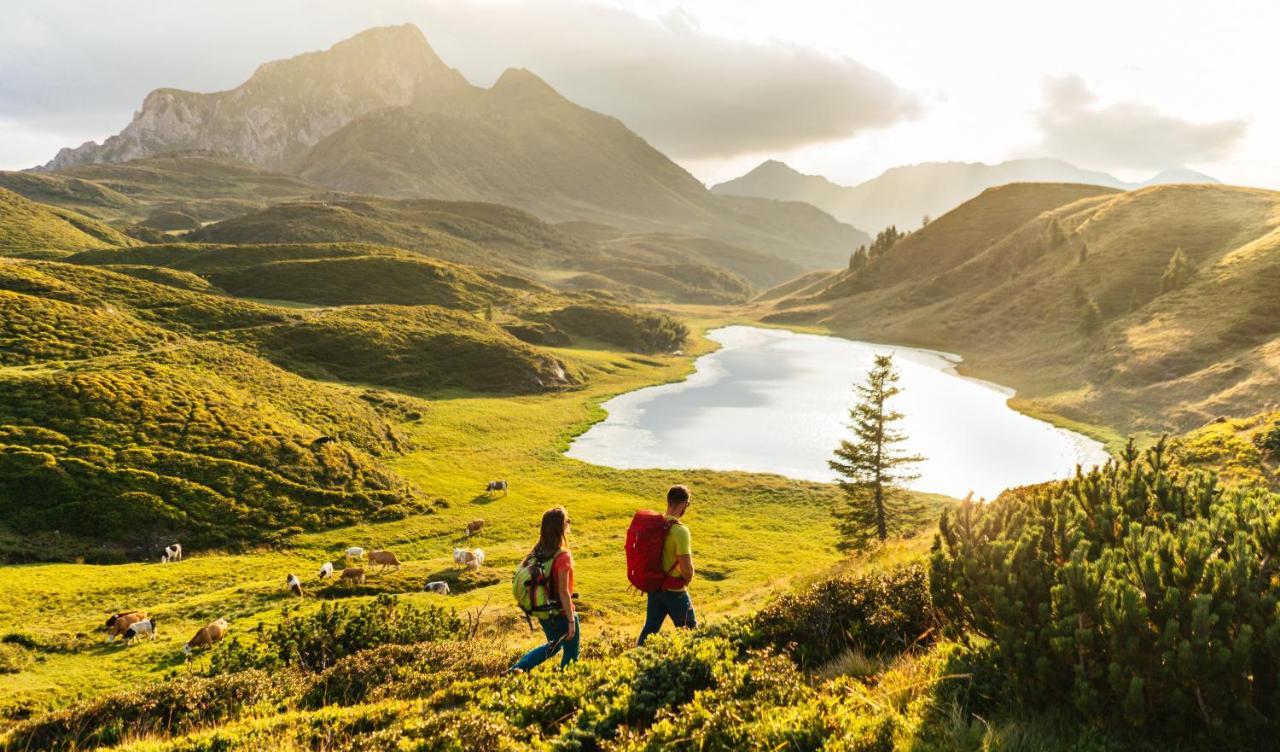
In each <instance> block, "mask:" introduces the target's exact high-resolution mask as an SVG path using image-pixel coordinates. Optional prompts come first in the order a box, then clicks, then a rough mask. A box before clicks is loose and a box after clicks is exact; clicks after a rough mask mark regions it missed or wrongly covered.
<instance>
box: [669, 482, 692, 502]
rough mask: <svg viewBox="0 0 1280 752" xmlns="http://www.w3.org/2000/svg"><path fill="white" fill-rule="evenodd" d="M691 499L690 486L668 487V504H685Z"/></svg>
mask: <svg viewBox="0 0 1280 752" xmlns="http://www.w3.org/2000/svg"><path fill="white" fill-rule="evenodd" d="M688 500H689V487H688V486H672V487H671V488H669V489H667V506H675V505H676V504H683V503H685V502H686V501H688Z"/></svg>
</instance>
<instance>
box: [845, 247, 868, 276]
mask: <svg viewBox="0 0 1280 752" xmlns="http://www.w3.org/2000/svg"><path fill="white" fill-rule="evenodd" d="M866 265H867V247H866V246H865V245H860V246H858V250H856V251H854V252H853V255H852V256H850V257H849V271H851V272H856V271H858V270H860V269H862V268H863V267H864V266H866Z"/></svg>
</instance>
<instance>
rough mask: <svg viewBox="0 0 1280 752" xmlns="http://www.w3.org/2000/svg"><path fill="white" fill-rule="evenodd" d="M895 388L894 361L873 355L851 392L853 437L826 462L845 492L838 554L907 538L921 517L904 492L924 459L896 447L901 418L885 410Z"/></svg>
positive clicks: (901, 436) (900, 439)
mask: <svg viewBox="0 0 1280 752" xmlns="http://www.w3.org/2000/svg"><path fill="white" fill-rule="evenodd" d="M897 382H898V371H897V370H896V369H895V368H894V367H893V356H892V355H877V356H876V360H875V365H874V366H873V367H872V368H871V370H870V371H869V372H868V373H867V380H866V382H865V383H863V384H859V385H857V386H856V387H854V390H855V391H856V392H857V394H858V404H856V405H854V407H853V409H851V410H850V411H849V417H850V420H851V422H850V423H849V428H850V429H851V430H852V431H853V437H852V439H851V440H850V439H845V440H843V441H841V442H840V446H839V448H837V449H836V452H835V459H833V460H831V461H829V462H828V464H829V465H830V466H831V469H832V470H835V471H836V472H837V473H838V474H839V475H840V481H839V483H840V487H841V488H842V489H843V490H844V492H845V500H844V502H843V503H842V504H840V505H839V506H838V507H837V509H836V510H835V517H836V527H837V528H838V530H839V532H840V543H839V547H840V548H841V549H842V550H851V549H858V548H864V547H866V546H867V545H868V544H869V543H871V542H873V541H880V542H883V541H885V540H888V538H889V536H890V535H891V534H898V533H901V532H905V531H907V530H909V529H911V527H912V526H913V525H914V523H915V522H917V521H918V519H919V516H920V514H921V512H922V511H923V510H922V509H921V507H920V505H919V504H918V503H917V502H915V501H914V500H913V499H912V498H911V496H910V495H909V494H908V493H907V491H906V489H905V485H906V484H907V483H910V482H911V481H913V480H915V479H916V478H918V477H919V475H918V474H917V473H915V472H914V471H913V470H912V469H911V466H912V465H915V464H916V463H919V462H922V461H923V460H924V457H922V456H920V455H913V454H906V453H905V452H903V450H902V449H901V448H899V447H898V445H899V444H901V443H902V442H903V441H905V440H906V438H907V435H906V434H905V433H904V432H903V431H902V430H901V429H899V428H896V427H895V424H896V423H897V422H898V421H900V420H901V419H902V417H903V416H902V413H900V412H897V411H896V410H893V409H892V408H891V407H890V406H889V401H890V400H891V399H892V398H893V397H894V396H895V395H897V394H898V393H899V392H901V391H902V390H901V388H899V387H898V386H897Z"/></svg>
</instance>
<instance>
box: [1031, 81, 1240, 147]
mask: <svg viewBox="0 0 1280 752" xmlns="http://www.w3.org/2000/svg"><path fill="white" fill-rule="evenodd" d="M1037 120H1038V124H1039V127H1040V132H1041V135H1042V137H1043V141H1042V142H1041V143H1040V145H1039V147H1037V150H1038V151H1039V152H1041V153H1043V154H1047V155H1051V156H1055V157H1060V158H1062V159H1066V160H1068V161H1072V162H1077V163H1079V164H1081V165H1086V166H1091V167H1100V168H1104V169H1113V168H1134V169H1137V168H1146V169H1161V168H1165V167H1172V166H1177V165H1186V164H1198V163H1205V162H1215V161H1218V160H1222V159H1225V158H1227V157H1228V156H1230V155H1231V153H1232V152H1233V150H1234V149H1235V147H1236V145H1237V144H1238V143H1239V142H1240V141H1241V139H1242V138H1243V137H1244V135H1245V131H1246V129H1247V123H1245V121H1243V120H1222V121H1218V122H1209V123H1194V122H1190V121H1187V120H1182V119H1180V118H1177V117H1173V116H1171V115H1166V114H1164V113H1162V112H1160V111H1159V110H1157V109H1155V108H1154V107H1151V106H1149V105H1146V104H1141V103H1137V102H1117V103H1115V104H1108V105H1105V106H1104V105H1099V104H1098V100H1097V97H1095V96H1094V95H1093V93H1092V92H1091V91H1089V88H1088V87H1087V86H1086V85H1085V82H1084V80H1083V79H1081V78H1080V77H1079V76H1062V77H1058V78H1050V79H1048V80H1047V81H1046V82H1045V91H1044V105H1043V107H1042V108H1041V109H1040V111H1039V113H1038V116H1037Z"/></svg>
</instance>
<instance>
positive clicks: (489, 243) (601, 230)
mask: <svg viewBox="0 0 1280 752" xmlns="http://www.w3.org/2000/svg"><path fill="white" fill-rule="evenodd" d="M186 238H187V239H188V240H191V241H195V242H198V243H218V244H227V243H232V244H239V245H257V244H264V243H265V244H280V243H285V244H316V243H328V244H332V243H356V242H362V241H368V242H374V243H379V244H382V245H385V246H394V247H397V248H403V249H408V250H412V251H416V252H418V253H420V254H423V255H426V256H430V257H434V258H438V259H443V260H447V261H452V262H455V263H464V264H472V265H474V264H481V265H486V266H496V267H498V268H503V269H509V270H513V271H514V272H516V273H518V274H522V275H525V276H531V277H536V278H540V279H542V280H543V281H545V282H547V283H548V284H552V285H556V286H560V287H563V288H568V289H580V290H581V289H585V290H601V291H605V292H608V293H612V294H616V295H620V296H622V297H625V298H629V299H635V300H666V301H671V302H700V303H727V302H742V301H743V300H745V299H746V298H747V297H749V296H750V294H751V292H752V291H753V285H769V284H774V283H776V282H779V281H781V280H783V279H786V278H788V277H790V276H792V275H793V274H796V273H798V272H799V271H800V270H801V268H802V267H801V266H800V265H799V264H796V263H794V262H791V261H787V260H783V259H780V258H778V257H776V256H770V255H768V254H764V253H759V252H755V251H748V250H744V249H742V248H738V247H735V246H731V245H728V244H726V243H722V242H719V241H714V240H709V239H707V238H699V237H691V236H681V235H671V234H662V233H646V234H629V233H624V232H622V231H621V230H618V229H616V228H613V227H608V226H604V225H598V224H592V225H585V226H584V224H583V223H570V224H568V225H563V226H554V225H550V224H547V223H545V222H542V221H541V220H539V219H537V218H535V217H534V216H533V215H531V214H529V213H527V212H524V211H520V210H518V209H512V208H510V207H506V206H501V205H498V204H487V203H479V202H452V201H431V200H423V199H414V200H392V199H379V198H372V197H352V196H345V197H344V196H338V195H334V196H329V197H326V198H325V200H324V201H312V202H297V203H289V204H281V205H278V206H273V207H270V208H269V209H265V210H263V211H260V212H256V213H252V214H247V215H245V216H241V217H236V218H233V219H228V220H226V221H223V222H219V223H216V224H213V225H209V226H208V227H204V228H202V229H200V230H197V231H194V232H191V233H188V234H187V236H186ZM583 275H590V276H589V277H584V276H583ZM587 278H589V279H592V280H595V281H594V282H593V283H592V284H584V283H583V280H584V279H587ZM263 297H280V296H265V295H264V296H263ZM284 297H288V296H284Z"/></svg>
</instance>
